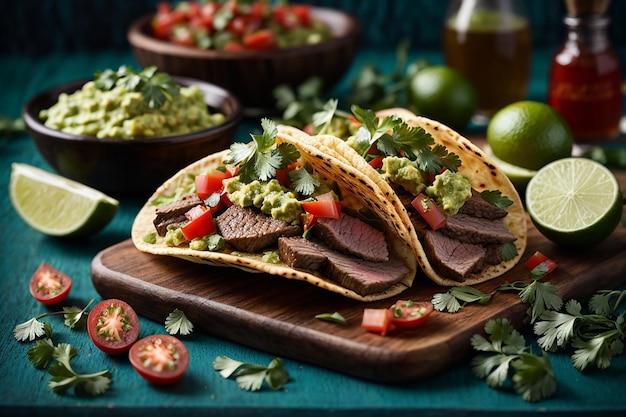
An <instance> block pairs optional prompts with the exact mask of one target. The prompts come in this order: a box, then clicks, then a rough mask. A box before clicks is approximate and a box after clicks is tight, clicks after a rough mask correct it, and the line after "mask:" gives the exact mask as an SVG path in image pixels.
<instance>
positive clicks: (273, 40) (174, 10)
mask: <svg viewBox="0 0 626 417" xmlns="http://www.w3.org/2000/svg"><path fill="white" fill-rule="evenodd" d="M281 4H282V6H270V2H268V1H259V0H257V1H243V0H239V1H234V0H226V1H219V2H216V1H215V0H206V1H204V2H201V1H200V0H197V1H196V2H192V1H186V2H181V3H176V5H174V4H173V3H161V4H160V6H159V8H158V9H157V10H156V11H153V12H151V13H149V14H147V15H145V16H143V17H140V18H139V19H137V20H136V21H135V22H133V23H132V24H131V26H130V28H129V30H128V33H127V38H128V42H129V44H130V45H131V48H132V50H133V53H134V55H135V58H136V59H137V62H138V63H139V64H140V65H141V66H142V67H150V66H156V67H157V68H158V69H159V70H160V71H163V72H167V73H169V74H172V75H178V76H183V77H189V78H194V79H199V80H204V81H208V82H211V83H213V84H216V85H219V86H220V87H222V88H225V89H226V90H229V91H231V92H233V93H234V94H235V95H236V96H237V98H239V100H240V101H241V103H242V104H243V111H244V114H245V115H247V116H254V117H258V116H267V115H272V114H279V113H280V112H279V111H278V110H277V105H276V104H277V103H276V98H275V97H274V90H275V89H276V87H278V86H279V85H287V86H289V87H291V88H294V89H295V88H297V87H298V86H299V85H301V84H303V83H304V82H305V81H307V80H309V79H310V78H312V77H317V78H319V80H320V81H321V83H322V89H323V92H326V91H329V90H330V89H331V88H332V87H333V86H334V85H335V84H336V83H337V82H339V80H340V79H341V78H342V77H343V76H344V74H345V73H346V71H347V70H348V69H349V68H350V65H352V62H353V60H354V58H355V56H356V54H357V52H358V48H359V45H360V40H361V23H360V22H359V20H358V19H357V18H355V17H354V16H352V15H351V14H349V13H346V12H344V11H342V10H337V9H332V8H325V7H316V6H300V5H296V4H289V5H285V2H282V3H281ZM183 5H184V6H183ZM217 5H219V6H220V7H219V9H218V8H217ZM203 13H204V14H203ZM192 16H193V17H192ZM261 16H262V17H263V18H261ZM209 28H210V30H209Z"/></svg>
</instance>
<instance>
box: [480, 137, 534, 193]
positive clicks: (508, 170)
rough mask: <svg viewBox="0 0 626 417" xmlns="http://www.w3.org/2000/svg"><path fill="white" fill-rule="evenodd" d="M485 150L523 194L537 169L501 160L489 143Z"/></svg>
mask: <svg viewBox="0 0 626 417" xmlns="http://www.w3.org/2000/svg"><path fill="white" fill-rule="evenodd" d="M484 151H485V153H486V154H487V156H488V157H489V159H491V161H492V162H493V163H494V164H496V166H497V167H498V168H500V170H501V171H502V172H504V174H505V175H506V176H507V177H508V178H509V180H511V182H512V183H513V185H514V186H515V189H517V192H519V193H520V194H522V195H523V194H524V191H525V190H526V186H527V185H528V181H530V179H531V178H532V177H534V176H535V174H536V173H537V171H535V170H532V169H526V168H522V167H519V166H517V165H513V164H510V163H508V162H506V161H503V160H501V159H500V158H498V157H497V156H495V155H494V154H493V151H492V150H491V147H490V146H488V145H487V146H485V149H484Z"/></svg>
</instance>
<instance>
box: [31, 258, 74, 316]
mask: <svg viewBox="0 0 626 417" xmlns="http://www.w3.org/2000/svg"><path fill="white" fill-rule="evenodd" d="M29 287H30V294H31V295H32V296H33V297H34V298H35V300H37V301H39V302H40V303H41V304H44V305H47V306H48V305H53V304H58V303H60V302H63V301H65V299H66V298H67V296H68V295H69V293H70V290H71V289H72V279H71V278H70V277H68V276H67V275H65V274H64V273H63V272H61V271H59V270H57V269H56V268H54V267H52V266H50V265H48V264H47V263H45V262H44V263H42V264H41V265H39V267H38V268H37V269H36V270H35V273H34V274H33V275H32V276H31V278H30V284H29Z"/></svg>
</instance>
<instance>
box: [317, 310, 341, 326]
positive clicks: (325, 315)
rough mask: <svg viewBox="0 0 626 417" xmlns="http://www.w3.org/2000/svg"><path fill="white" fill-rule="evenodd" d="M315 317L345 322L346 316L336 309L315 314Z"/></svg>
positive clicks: (331, 321)
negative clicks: (331, 311) (332, 311)
mask: <svg viewBox="0 0 626 417" xmlns="http://www.w3.org/2000/svg"><path fill="white" fill-rule="evenodd" d="M315 318H316V319H318V320H322V321H327V322H329V323H338V324H347V321H346V318H345V317H344V316H342V315H341V314H340V313H338V312H336V311H335V312H334V313H322V314H317V315H316V316H315Z"/></svg>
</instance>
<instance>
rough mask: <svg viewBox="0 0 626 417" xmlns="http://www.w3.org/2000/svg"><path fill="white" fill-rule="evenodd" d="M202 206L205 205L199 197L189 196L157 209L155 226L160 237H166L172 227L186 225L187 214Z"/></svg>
mask: <svg viewBox="0 0 626 417" xmlns="http://www.w3.org/2000/svg"><path fill="white" fill-rule="evenodd" d="M201 204H204V203H203V202H202V200H201V199H200V198H199V197H198V196H197V195H195V194H189V195H186V196H184V197H183V198H181V199H180V200H178V201H175V202H173V203H171V204H167V205H165V206H161V207H159V208H157V209H156V217H155V218H154V220H153V224H154V227H155V228H156V230H157V233H158V234H159V236H165V234H166V233H167V227H168V226H170V225H174V226H180V225H182V224H184V223H186V222H187V218H186V217H185V213H186V212H188V211H189V210H190V209H192V208H193V207H195V206H198V205H201Z"/></svg>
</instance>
